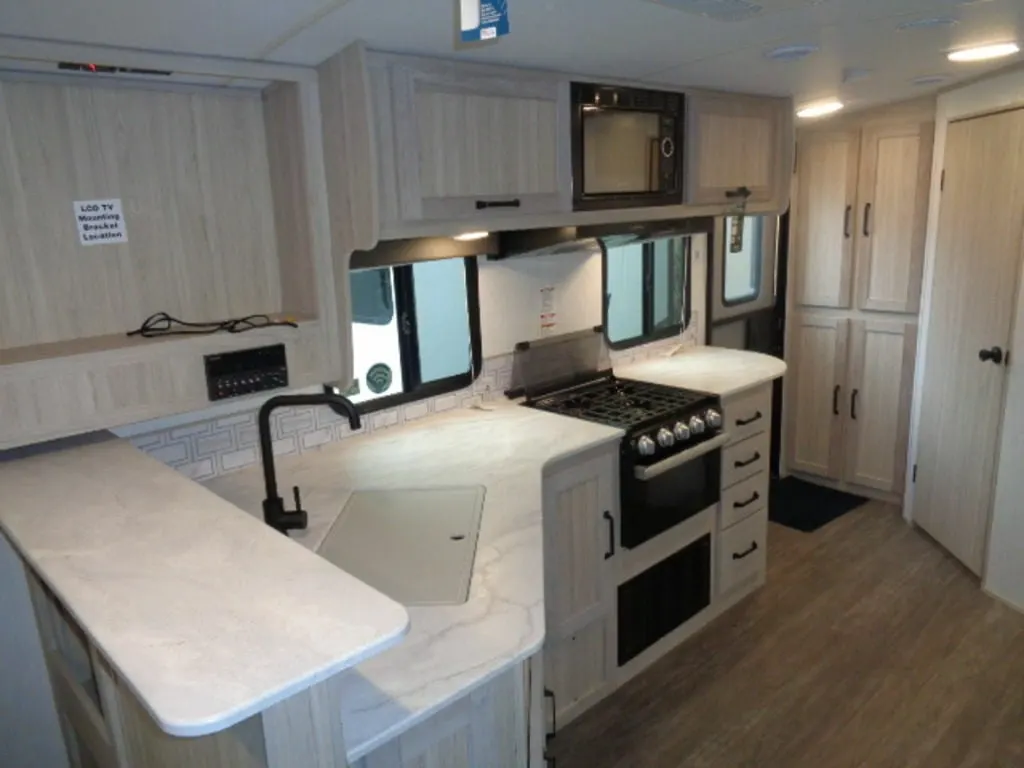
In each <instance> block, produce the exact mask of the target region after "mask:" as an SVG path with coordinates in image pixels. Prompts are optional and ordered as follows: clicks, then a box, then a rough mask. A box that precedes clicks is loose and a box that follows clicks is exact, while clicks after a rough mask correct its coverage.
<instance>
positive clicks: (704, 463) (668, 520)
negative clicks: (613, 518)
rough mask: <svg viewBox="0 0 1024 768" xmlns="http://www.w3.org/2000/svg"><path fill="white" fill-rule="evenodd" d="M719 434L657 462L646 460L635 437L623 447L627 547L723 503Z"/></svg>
mask: <svg viewBox="0 0 1024 768" xmlns="http://www.w3.org/2000/svg"><path fill="white" fill-rule="evenodd" d="M728 439H729V438H728V436H727V435H722V434H718V435H714V436H713V437H710V438H709V439H707V440H705V441H704V442H702V443H698V444H697V445H695V446H693V447H692V448H688V449H687V450H685V451H682V452H681V453H677V454H674V455H672V456H669V457H668V458H666V459H663V460H661V461H657V462H655V463H653V464H647V465H644V464H641V463H640V462H639V461H638V460H637V458H636V451H635V450H634V448H633V446H632V445H631V443H630V441H628V440H627V441H623V444H622V446H623V447H622V451H621V459H620V466H621V478H620V488H621V505H622V533H621V537H622V538H621V541H622V546H623V547H625V548H626V549H632V548H634V547H638V546H640V545H641V544H643V543H644V542H645V541H648V540H649V539H652V538H654V537H655V536H657V535H658V534H660V533H664V532H665V531H667V530H668V529H669V528H672V527H673V526H675V525H678V524H679V523H681V522H683V521H684V520H686V519H688V518H691V517H693V516H694V515H697V514H700V513H701V512H703V511H704V510H705V509H707V508H708V507H712V506H714V505H715V504H717V503H718V501H719V499H720V497H721V494H722V491H721V487H722V486H721V477H722V447H723V446H724V445H725V443H726V442H727V441H728Z"/></svg>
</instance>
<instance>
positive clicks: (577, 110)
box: [571, 83, 685, 211]
mask: <svg viewBox="0 0 1024 768" xmlns="http://www.w3.org/2000/svg"><path fill="white" fill-rule="evenodd" d="M571 92H572V109H573V115H572V156H573V164H572V165H573V209H574V210H577V211H589V210H600V209H605V208H638V207H648V206H658V205H681V204H682V202H683V170H684V167H683V155H684V154H685V153H684V152H683V121H684V107H685V101H684V97H683V94H681V93H670V92H665V91H648V90H643V89H639V88H624V87H622V88H620V87H618V86H610V85H596V84H593V83H573V84H572V91H571Z"/></svg>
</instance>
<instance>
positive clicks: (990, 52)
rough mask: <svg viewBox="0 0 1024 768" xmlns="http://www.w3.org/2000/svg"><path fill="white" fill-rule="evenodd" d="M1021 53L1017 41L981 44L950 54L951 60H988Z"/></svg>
mask: <svg viewBox="0 0 1024 768" xmlns="http://www.w3.org/2000/svg"><path fill="white" fill-rule="evenodd" d="M1015 53H1020V46H1019V45H1017V44H1016V43H996V44H995V45H979V46H977V47H975V48H964V49H963V50H960V51H953V52H952V53H950V54H949V60H950V61H988V60H989V59H998V58H1001V57H1003V56H1013V54H1015Z"/></svg>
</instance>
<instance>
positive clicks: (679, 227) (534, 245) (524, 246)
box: [490, 217, 715, 259]
mask: <svg viewBox="0 0 1024 768" xmlns="http://www.w3.org/2000/svg"><path fill="white" fill-rule="evenodd" d="M714 222H715V220H714V219H713V218H711V217H700V218H692V219H671V220H668V221H643V222H637V223H633V224H630V223H619V224H591V225H587V226H581V227H555V228H552V229H523V230H516V231H513V232H502V233H501V234H499V236H498V255H497V256H491V257H490V258H492V259H507V258H511V257H513V256H525V255H527V254H530V255H534V256H550V255H553V254H560V253H569V252H571V251H577V250H579V249H581V248H585V247H586V246H587V245H588V244H591V245H595V246H596V245H597V244H598V243H600V244H602V245H604V247H605V248H613V247H617V246H622V245H629V244H630V243H639V242H645V241H647V240H659V239H661V238H665V237H683V236H686V235H696V234H702V233H710V232H711V231H712V228H713V227H714Z"/></svg>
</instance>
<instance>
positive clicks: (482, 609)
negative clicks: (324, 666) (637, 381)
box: [207, 403, 623, 761]
mask: <svg viewBox="0 0 1024 768" xmlns="http://www.w3.org/2000/svg"><path fill="white" fill-rule="evenodd" d="M622 434H623V433H622V431H621V430H619V429H615V428H611V427H606V426H602V425H599V424H593V423H590V422H586V421H580V420H577V419H571V418H566V417H563V416H556V415H553V414H549V413H544V412H541V411H536V410H533V409H530V408H523V407H521V406H518V405H511V404H508V403H503V404H497V405H492V406H483V407H482V408H473V409H465V410H461V411H455V412H453V413H450V414H445V415H441V416H434V417H430V418H428V419H424V420H422V421H419V422H416V423H415V424H412V425H407V426H405V427H402V428H399V429H393V430H386V431H383V432H376V433H373V434H371V435H367V436H365V437H356V438H352V439H349V440H345V441H343V442H341V443H338V444H335V445H333V446H330V447H327V448H325V449H323V450H322V451H320V452H318V453H315V454H309V453H307V454H304V455H302V456H300V457H295V458H291V459H282V460H280V461H279V463H278V480H279V483H280V485H281V487H282V488H289V487H291V486H292V485H299V486H300V487H301V488H302V497H303V506H304V507H305V508H306V509H307V510H308V511H309V518H310V524H309V528H308V529H307V530H306V531H302V532H295V533H293V534H292V536H293V539H294V541H295V542H297V543H299V544H302V545H303V546H305V547H307V548H309V549H310V550H315V549H316V548H317V547H318V546H319V545H320V542H321V541H323V539H324V537H325V536H326V535H327V532H328V531H329V529H330V526H331V525H332V524H333V523H334V521H335V520H336V519H337V517H338V515H339V514H340V513H341V510H342V508H343V507H344V505H345V502H346V501H347V500H348V497H349V495H350V493H351V492H352V491H353V490H367V489H384V488H426V487H443V486H466V485H482V486H484V487H485V488H486V494H485V498H484V507H483V515H482V518H481V526H480V536H479V540H478V544H477V552H476V560H475V563H474V567H473V576H472V582H471V585H470V595H469V600H468V601H467V602H466V603H464V604H462V605H452V606H429V607H427V606H424V607H411V608H409V609H408V611H409V614H410V616H411V618H412V628H411V629H410V631H409V634H408V636H407V637H406V638H405V640H404V641H403V642H402V643H401V644H400V645H398V646H396V647H395V648H392V649H390V650H388V651H386V652H384V653H382V654H381V655H379V656H377V657H375V658H372V659H369V660H368V661H365V662H363V663H362V664H360V665H359V666H358V667H357V668H356V669H354V670H351V671H349V672H347V673H345V676H344V683H343V695H342V707H343V713H342V722H343V723H344V727H345V741H346V745H347V747H348V753H349V759H350V761H355V760H358V759H359V758H360V757H362V756H363V755H365V754H367V753H368V752H370V751H372V750H373V749H374V748H376V747H378V746H380V745H382V744H385V743H386V742H388V741H390V740H391V739H392V738H394V737H395V736H397V735H399V734H400V733H402V732H404V731H405V730H407V729H408V728H410V727H411V726H413V725H415V724H416V723H418V722H421V721H422V720H424V719H425V718H427V717H429V716H430V715H431V714H433V713H434V712H436V711H438V710H439V709H441V708H442V707H444V706H446V705H447V704H448V703H450V702H452V701H454V700H456V699H458V698H459V697H461V696H463V695H465V694H466V693H467V692H468V691H469V690H471V689H472V688H474V687H476V686H478V685H480V684H482V683H484V682H485V681H487V680H488V679H490V678H492V677H494V676H496V675H498V674H499V673H501V672H502V671H503V670H505V669H507V668H508V667H509V666H510V665H512V664H514V663H517V662H519V661H521V660H523V659H526V658H528V657H530V656H532V655H533V654H534V653H536V652H537V651H538V650H539V649H540V647H541V645H542V644H543V642H544V579H543V539H542V534H541V507H542V492H541V478H542V474H543V470H544V467H545V466H546V465H549V464H550V463H552V462H554V461H557V460H559V459H561V458H563V457H569V456H571V455H573V454H576V453H579V452H580V451H584V450H586V449H588V448H591V447H594V446H598V445H601V444H606V443H615V442H617V441H618V440H619V439H620V438H621V436H622ZM207 487H208V488H209V489H210V490H212V491H214V492H215V493H217V494H218V495H220V496H222V497H223V498H224V499H226V500H227V501H230V502H232V503H234V504H237V505H238V506H240V507H241V508H242V509H245V510H247V511H249V512H250V513H251V514H253V515H260V514H261V506H260V503H261V501H262V497H263V493H262V481H261V473H260V470H259V469H258V468H256V469H251V470H244V471H242V472H237V473H234V474H231V475H227V476H224V477H221V478H217V479H215V480H211V481H209V482H208V483H207ZM289 615H290V614H289Z"/></svg>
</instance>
